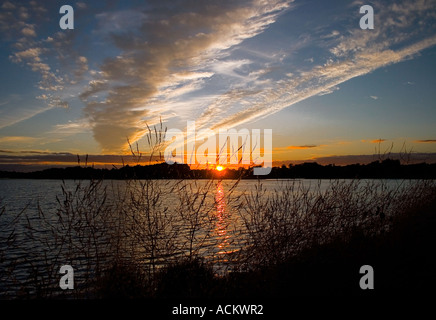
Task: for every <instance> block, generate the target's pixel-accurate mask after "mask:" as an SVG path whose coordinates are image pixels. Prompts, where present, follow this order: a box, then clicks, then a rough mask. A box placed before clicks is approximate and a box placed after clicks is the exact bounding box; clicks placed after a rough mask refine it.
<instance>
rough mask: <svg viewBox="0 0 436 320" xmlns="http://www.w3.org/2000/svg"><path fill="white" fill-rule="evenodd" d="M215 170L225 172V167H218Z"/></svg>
mask: <svg viewBox="0 0 436 320" xmlns="http://www.w3.org/2000/svg"><path fill="white" fill-rule="evenodd" d="M215 169H216V170H217V171H223V170H224V167H223V166H217V167H216V168H215Z"/></svg>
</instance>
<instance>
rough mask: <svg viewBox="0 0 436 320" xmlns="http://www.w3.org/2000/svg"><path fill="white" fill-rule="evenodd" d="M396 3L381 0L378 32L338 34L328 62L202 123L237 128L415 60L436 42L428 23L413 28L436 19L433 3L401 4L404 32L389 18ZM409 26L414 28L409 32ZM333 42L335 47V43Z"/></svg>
mask: <svg viewBox="0 0 436 320" xmlns="http://www.w3.org/2000/svg"><path fill="white" fill-rule="evenodd" d="M394 5H395V4H391V5H388V6H383V5H382V4H380V8H383V9H380V12H379V13H378V21H379V24H378V28H377V30H375V31H374V32H372V31H373V30H371V32H367V31H366V30H360V29H358V30H357V29H355V30H354V31H350V33H349V35H348V36H341V37H338V38H337V40H336V41H337V44H334V45H333V46H332V48H331V49H330V52H331V54H332V55H333V56H332V57H331V58H329V59H328V60H327V62H326V63H324V64H322V65H316V66H314V67H312V68H311V69H309V70H304V71H299V72H292V77H291V78H289V77H288V78H282V79H280V80H278V81H276V84H275V85H274V86H273V87H272V88H265V89H264V90H262V91H261V92H259V93H258V94H254V95H251V96H250V99H251V101H253V103H251V104H250V105H249V106H248V107H246V108H242V109H240V110H238V111H237V112H235V113H234V114H231V115H228V116H226V117H225V118H223V119H221V120H220V121H218V122H216V121H214V120H215V119H214V118H213V117H209V115H208V114H206V115H205V116H204V117H203V118H202V119H201V122H202V123H204V124H205V126H208V127H210V128H212V129H213V130H217V129H219V128H220V127H236V126H239V125H242V124H244V123H247V122H252V121H255V120H259V119H262V118H264V117H267V116H270V115H271V114H273V113H276V112H278V111H280V110H282V109H284V108H287V107H289V106H291V105H294V104H295V103H298V102H300V101H303V100H305V99H307V98H309V97H312V96H315V95H319V94H321V95H322V94H325V93H329V92H331V91H332V90H333V88H335V87H337V86H338V85H339V84H341V83H343V82H346V81H348V80H350V79H353V78H355V77H359V76H362V75H366V74H368V73H371V72H372V71H374V70H376V69H378V68H381V67H385V66H388V65H391V64H395V63H398V62H401V61H404V60H407V59H411V58H413V57H414V56H416V55H417V54H419V53H420V52H421V51H422V50H424V49H426V48H429V47H432V46H434V45H436V36H435V33H434V32H432V31H431V30H433V29H434V28H433V29H431V28H430V29H431V30H430V29H426V28H425V27H424V25H425V24H424V22H423V23H422V24H419V27H413V28H412V25H413V23H414V21H416V19H421V20H422V21H427V22H430V21H432V19H434V15H432V13H430V12H429V11H428V10H429V7H431V5H430V4H429V3H428V2H420V3H419V6H418V7H417V8H414V9H411V8H410V5H408V4H401V5H397V6H400V7H401V8H403V6H406V7H408V8H409V9H410V10H409V9H407V10H406V9H401V10H397V11H396V12H395V15H396V16H395V18H398V19H401V20H402V21H406V22H407V24H406V23H405V24H404V25H403V26H402V28H404V30H403V29H401V30H400V29H398V28H399V27H398V26H397V27H393V26H392V25H391V24H390V23H389V22H386V21H388V20H386V19H387V18H388V17H391V16H392V15H393V14H394V13H392V12H391V9H392V6H394ZM398 8H399V7H397V9H398ZM430 11H431V10H430ZM432 12H433V11H432ZM409 29H411V30H413V31H410V32H409V31H407V32H403V31H405V30H409ZM420 33H421V34H422V35H421V36H420ZM327 44H328V45H330V42H328V43H327ZM238 94H240V93H238ZM234 103H235V104H237V103H238V98H237V97H234Z"/></svg>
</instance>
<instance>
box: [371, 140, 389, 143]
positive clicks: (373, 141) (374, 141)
mask: <svg viewBox="0 0 436 320" xmlns="http://www.w3.org/2000/svg"><path fill="white" fill-rule="evenodd" d="M385 141H386V139H376V140H371V143H381V142H385Z"/></svg>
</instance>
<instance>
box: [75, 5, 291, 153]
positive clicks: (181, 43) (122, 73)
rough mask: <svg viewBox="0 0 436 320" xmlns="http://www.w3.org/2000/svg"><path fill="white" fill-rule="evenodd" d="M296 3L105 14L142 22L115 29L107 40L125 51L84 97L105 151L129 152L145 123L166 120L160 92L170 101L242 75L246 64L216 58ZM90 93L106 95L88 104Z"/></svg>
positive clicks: (105, 66)
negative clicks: (220, 78) (208, 81)
mask: <svg viewBox="0 0 436 320" xmlns="http://www.w3.org/2000/svg"><path fill="white" fill-rule="evenodd" d="M290 2H292V1H280V0H275V1H269V2H265V1H260V0H254V1H238V2H235V1H220V2H219V3H218V2H216V1H202V2H196V3H195V5H194V4H193V3H185V2H174V3H172V4H171V6H168V5H166V4H162V5H161V4H159V3H157V2H152V3H151V4H152V7H153V8H152V9H151V10H153V14H149V12H148V11H147V10H144V11H143V12H136V13H134V12H132V11H122V12H115V13H111V14H110V15H109V16H108V14H106V15H105V19H107V18H109V20H111V21H123V23H128V21H129V20H126V19H125V16H126V15H127V16H131V17H132V19H133V20H135V21H136V23H135V24H132V25H130V24H128V25H126V26H125V27H126V28H127V29H126V28H120V29H118V28H116V27H115V28H114V27H112V29H111V30H112V31H111V32H110V34H109V37H110V38H111V39H112V41H113V43H114V44H115V46H116V47H117V48H118V49H120V50H121V53H120V54H119V55H117V56H116V57H112V58H108V59H106V60H105V62H104V63H103V64H102V65H101V68H100V70H101V72H102V73H101V74H100V77H99V78H96V79H94V80H93V81H97V82H90V86H89V88H88V89H87V90H86V91H85V92H84V93H82V98H84V100H85V103H86V107H85V114H86V116H87V117H88V119H89V121H90V123H91V125H92V129H93V134H94V138H95V139H96V140H97V141H98V142H99V143H100V145H101V146H102V149H103V150H106V151H113V150H119V149H122V148H123V147H126V137H129V138H130V140H131V141H136V140H138V139H139V138H141V137H142V136H143V135H144V134H145V132H146V126H145V122H146V121H148V122H153V121H156V120H157V119H158V118H159V116H161V115H162V108H154V107H153V104H154V102H155V101H153V97H154V96H156V95H159V94H160V95H161V99H160V102H162V101H166V100H168V99H170V98H171V96H166V95H164V94H163V92H164V91H165V90H167V89H171V91H172V94H173V97H174V91H177V90H179V96H182V95H184V94H186V93H189V92H191V90H189V89H188V90H186V88H192V89H193V90H195V89H198V88H199V86H198V85H199V84H200V83H201V82H200V81H202V79H205V78H209V77H210V76H212V75H213V74H223V75H226V76H233V77H242V76H241V75H240V74H238V72H237V70H238V68H239V67H241V66H243V65H245V64H247V63H249V62H248V61H247V60H239V61H227V62H223V63H217V62H216V61H217V59H220V58H222V57H225V56H227V55H228V53H226V50H227V49H229V48H231V47H233V46H235V45H237V44H239V43H241V42H242V41H244V40H245V39H249V38H251V37H253V36H255V35H257V34H259V33H260V32H262V31H263V30H264V29H265V28H266V27H267V26H268V25H270V24H271V23H273V22H274V21H275V19H276V18H277V16H278V15H279V14H280V13H281V12H282V11H283V10H284V9H286V8H288V7H289V3H290ZM123 17H124V18H123ZM132 19H130V21H132ZM105 21H107V20H105ZM102 23H103V22H102ZM103 24H104V23H103ZM113 25H115V26H116V24H113ZM138 25H140V27H139V28H137V26H138ZM175 74H184V75H185V77H181V78H178V77H174V75H175ZM193 83H194V86H193ZM196 85H197V86H196ZM91 92H92V93H93V94H97V95H100V96H104V98H102V99H90V98H91V94H90V93H91ZM163 116H164V117H165V115H163Z"/></svg>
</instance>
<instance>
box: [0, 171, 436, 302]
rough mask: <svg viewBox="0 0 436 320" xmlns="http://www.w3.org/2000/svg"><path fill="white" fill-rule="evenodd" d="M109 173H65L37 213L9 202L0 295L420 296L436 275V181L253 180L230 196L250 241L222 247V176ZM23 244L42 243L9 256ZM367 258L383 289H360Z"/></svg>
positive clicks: (1, 228) (1, 232) (2, 230)
mask: <svg viewBox="0 0 436 320" xmlns="http://www.w3.org/2000/svg"><path fill="white" fill-rule="evenodd" d="M102 182H103V180H90V181H88V182H87V181H77V182H75V183H74V186H70V187H69V188H68V187H67V186H66V185H65V184H64V183H63V184H62V196H59V197H57V202H58V206H57V209H56V212H47V211H44V210H43V209H42V208H41V207H39V206H38V215H37V217H35V216H32V215H28V214H27V212H26V211H23V212H21V213H14V216H13V217H12V220H11V219H10V217H11V216H10V215H9V218H8V213H9V212H8V208H7V207H6V206H4V205H3V206H2V204H1V202H0V220H2V221H1V224H0V237H1V239H0V240H1V243H3V244H5V243H7V247H6V248H4V247H3V248H4V249H2V251H1V252H0V265H1V268H0V273H1V274H0V279H1V287H2V292H0V298H1V299H49V298H52V299H105V298H123V299H143V298H145V299H150V298H151V299H155V298H249V297H256V298H265V299H270V298H283V297H288V296H305V295H368V294H376V295H382V294H398V293H400V294H404V295H408V294H414V295H416V294H417V295H419V294H425V292H428V290H432V288H434V286H435V284H436V276H435V274H434V270H435V268H436V262H435V259H434V257H433V255H434V253H433V251H434V245H435V242H436V233H435V232H434V230H435V227H436V183H435V181H434V180H408V181H406V180H405V181H403V182H402V183H400V184H399V185H398V187H395V188H393V189H392V188H389V187H388V186H387V185H386V183H385V182H384V181H383V180H376V181H375V180H372V181H362V180H358V179H355V180H350V181H343V180H332V181H331V183H330V185H329V187H328V188H327V189H321V188H320V186H318V187H315V188H306V187H304V185H303V184H302V183H301V182H299V181H288V182H287V184H286V187H285V188H282V189H281V190H280V191H276V192H275V193H273V194H270V195H266V194H265V190H264V188H263V186H262V183H263V182H262V181H261V180H259V181H257V182H253V183H256V184H257V185H256V188H255V190H254V191H251V192H249V193H246V194H244V195H243V196H238V197H233V198H232V194H231V192H229V193H228V194H227V195H226V205H227V207H232V208H233V209H235V210H236V212H237V214H238V218H239V219H240V221H241V224H240V226H239V227H238V228H236V229H235V230H233V231H232V232H234V234H239V235H240V236H241V239H242V242H241V243H240V244H239V245H238V248H237V250H231V251H228V252H221V253H216V252H215V254H205V252H208V250H212V251H213V250H214V249H215V248H217V247H219V245H220V244H222V241H223V239H220V238H219V237H216V232H217V223H218V222H219V221H218V219H219V218H220V217H219V215H218V214H217V210H218V208H219V206H220V201H221V200H222V199H219V198H216V201H215V202H214V203H207V201H206V200H205V199H206V198H207V196H208V195H211V194H212V195H213V194H214V190H216V189H214V186H215V183H217V181H215V180H208V181H207V182H206V185H205V186H203V185H202V187H201V190H200V189H198V188H194V187H193V184H194V185H195V184H196V183H197V182H195V180H180V181H179V182H177V183H173V184H171V183H170V182H166V183H165V184H164V185H162V184H161V182H160V181H159V180H126V181H125V185H124V186H123V187H122V188H119V189H117V190H113V191H110V190H109V189H108V188H107V186H104V185H103V184H102ZM237 183H238V181H235V186H236V184H237ZM170 186H171V188H169V187H170ZM109 192H113V194H112V195H116V197H115V198H114V197H109ZM169 194H176V195H177V199H178V200H176V201H175V202H176V203H175V204H174V205H175V206H174V207H173V209H170V208H169V207H168V206H167V205H166V204H165V202H164V200H163V199H165V197H167V196H168V195H169ZM3 219H4V220H3ZM180 221H183V224H180ZM19 224H22V225H23V224H24V227H25V230H26V231H25V232H24V234H19V233H18V232H17V230H18V225H19ZM10 230H12V231H10ZM181 239H182V241H181ZM20 241H21V242H20ZM22 242H24V243H32V245H31V246H30V248H32V249H31V250H29V251H26V255H25V256H21V258H19V257H17V256H13V255H12V256H13V258H10V256H9V254H8V250H12V251H13V250H16V249H20V250H21V249H23V250H27V249H25V248H23V247H21V246H22ZM38 248H40V249H41V248H42V249H43V252H41V251H40V249H38ZM65 263H68V264H70V265H72V266H74V268H75V270H76V271H80V275H79V274H76V275H75V284H76V287H75V289H74V290H65V291H64V290H60V289H59V278H60V275H59V267H60V266H61V265H63V264H65ZM217 265H220V266H221V271H220V272H218V271H217V268H216V267H217ZM363 265H370V266H372V267H373V268H374V273H375V288H374V290H362V289H360V287H359V280H360V278H361V277H362V275H361V274H359V268H360V267H361V266H363ZM23 272H24V273H27V279H26V281H19V279H18V278H17V275H18V274H21V275H22V274H23ZM8 285H11V286H13V287H14V288H15V289H18V290H17V291H13V290H12V288H7V286H8ZM5 287H6V288H5ZM15 289H14V290H15Z"/></svg>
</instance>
